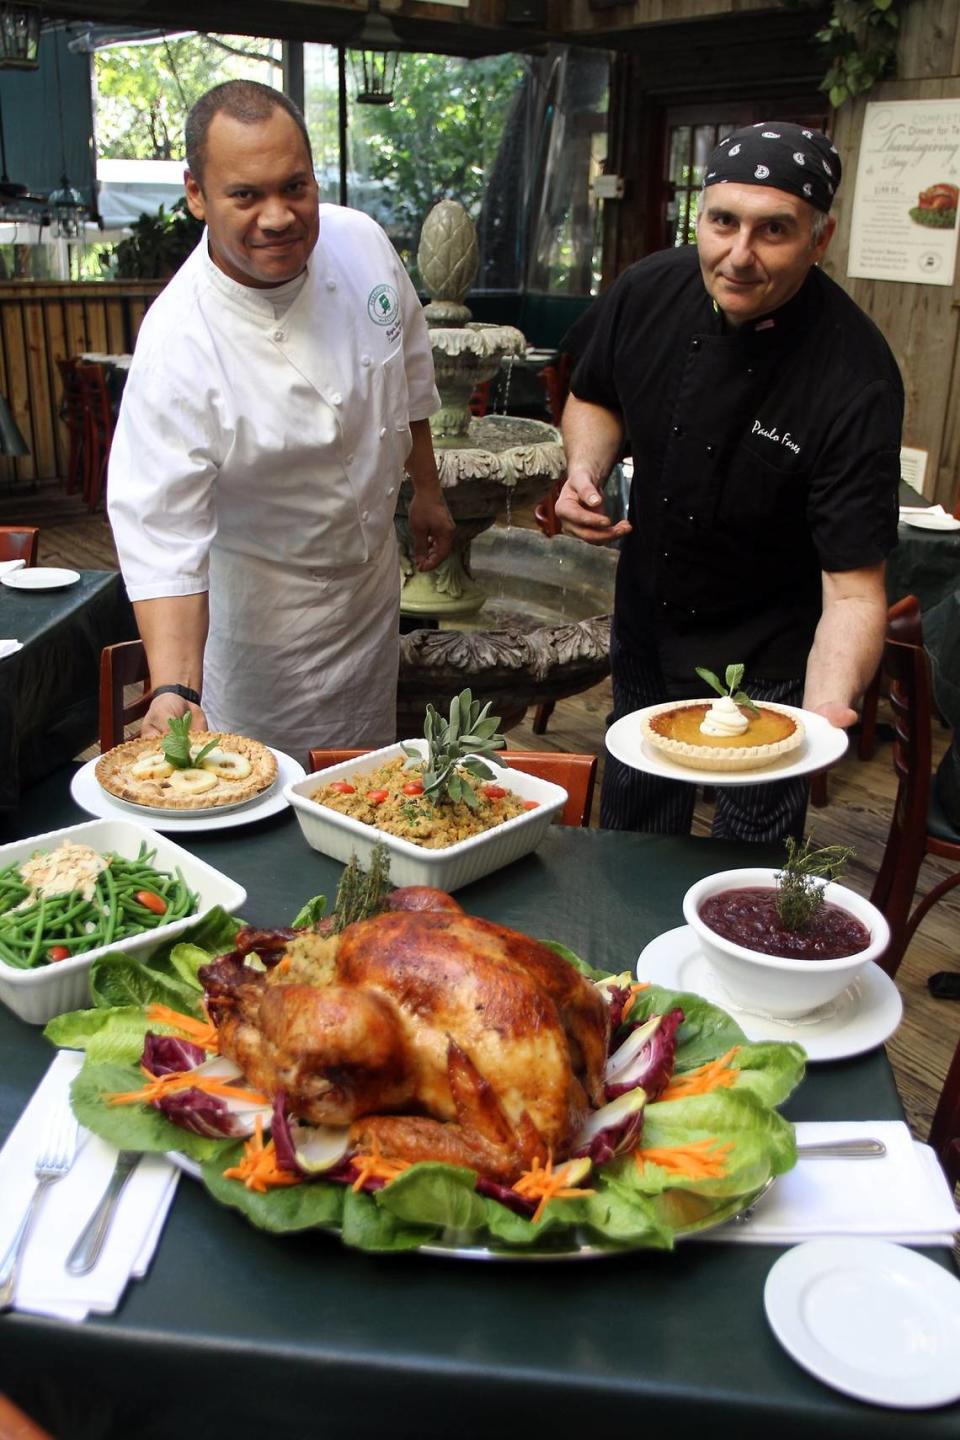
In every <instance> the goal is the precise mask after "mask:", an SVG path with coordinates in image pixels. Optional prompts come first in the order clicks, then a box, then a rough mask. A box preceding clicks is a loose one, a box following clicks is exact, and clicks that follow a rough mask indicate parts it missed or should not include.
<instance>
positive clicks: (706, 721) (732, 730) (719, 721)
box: [700, 695, 750, 735]
mask: <svg viewBox="0 0 960 1440" xmlns="http://www.w3.org/2000/svg"><path fill="white" fill-rule="evenodd" d="M749 723H750V722H749V720H748V719H747V717H746V715H744V713H743V711H742V710H741V709H740V707H739V705H737V704H735V703H734V701H733V700H732V699H731V698H730V696H729V695H720V696H718V697H717V699H716V700H714V702H713V704H712V705H711V706H710V709H709V710H708V711H707V713H706V715H704V717H703V720H702V721H701V724H700V734H701V735H742V734H743V732H744V731H745V730H746V728H747V726H748V725H749Z"/></svg>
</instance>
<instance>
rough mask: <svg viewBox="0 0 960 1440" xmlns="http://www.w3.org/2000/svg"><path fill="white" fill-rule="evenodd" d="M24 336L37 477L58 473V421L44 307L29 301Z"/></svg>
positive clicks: (26, 306) (26, 307) (24, 311)
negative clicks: (50, 371) (44, 324)
mask: <svg viewBox="0 0 960 1440" xmlns="http://www.w3.org/2000/svg"><path fill="white" fill-rule="evenodd" d="M23 333H24V339H25V342H26V349H27V381H28V390H29V396H30V415H31V420H32V423H33V453H34V460H35V462H36V473H37V475H38V476H42V477H44V478H45V477H47V476H49V475H56V473H57V447H56V441H55V439H54V430H55V428H56V420H55V414H54V406H53V405H52V404H51V390H50V376H49V371H48V369H47V344H46V335H45V333H44V328H43V307H42V305H41V303H40V301H39V300H34V299H30V298H29V297H28V299H27V300H26V301H25V303H24V306H23Z"/></svg>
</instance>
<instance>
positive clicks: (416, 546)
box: [407, 488, 454, 570]
mask: <svg viewBox="0 0 960 1440" xmlns="http://www.w3.org/2000/svg"><path fill="white" fill-rule="evenodd" d="M407 523H408V524H409V526H410V539H411V540H412V541H413V558H414V563H415V565H416V567H417V569H418V570H436V568H437V566H438V565H439V564H440V562H441V561H442V560H446V558H447V556H448V555H449V554H450V550H451V547H452V545H453V533H454V524H453V517H452V515H451V514H450V511H449V510H448V509H447V502H446V500H444V498H443V492H442V491H441V490H439V488H438V489H437V491H436V492H433V491H431V490H417V491H416V492H415V493H414V496H413V499H412V500H411V501H410V505H409V507H408V509H407Z"/></svg>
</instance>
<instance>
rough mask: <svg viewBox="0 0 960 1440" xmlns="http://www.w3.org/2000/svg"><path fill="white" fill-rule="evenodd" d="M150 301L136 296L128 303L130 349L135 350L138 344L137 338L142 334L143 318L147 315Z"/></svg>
mask: <svg viewBox="0 0 960 1440" xmlns="http://www.w3.org/2000/svg"><path fill="white" fill-rule="evenodd" d="M147 304H148V301H147V300H144V299H141V298H140V297H139V296H134V297H133V298H132V299H130V300H129V301H128V302H127V313H128V317H129V325H130V349H131V351H132V350H133V349H134V347H135V346H136V343H137V336H138V335H139V334H140V326H141V325H142V324H143V317H144V315H146V313H147Z"/></svg>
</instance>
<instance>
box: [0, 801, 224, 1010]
mask: <svg viewBox="0 0 960 1440" xmlns="http://www.w3.org/2000/svg"><path fill="white" fill-rule="evenodd" d="M65 840H69V841H74V842H76V843H77V844H81V845H89V846H90V848H91V849H92V850H96V851H98V852H99V853H100V854H105V853H106V852H107V851H115V852H116V854H118V855H122V856H123V858H124V859H125V860H132V859H133V858H134V857H135V856H136V855H137V853H138V852H139V849H140V844H141V841H143V842H145V843H146V845H147V847H148V849H150V850H155V851H156V855H155V857H154V860H153V862H152V863H153V864H154V865H155V866H156V868H157V869H158V870H175V869H176V868H177V867H179V869H180V873H181V874H182V875H183V878H184V880H185V881H186V883H187V884H188V885H189V887H190V889H191V890H195V891H196V892H197V895H198V897H199V899H198V902H197V910H196V913H195V914H194V915H187V916H185V917H184V918H183V919H182V920H173V921H171V922H170V924H169V925H158V926H157V927H156V929H155V930H146V931H144V933H143V934H142V935H131V936H129V938H128V939H126V940H118V941H116V942H115V943H114V944H113V945H101V946H99V947H98V948H97V949H96V950H88V951H87V953H86V954H85V955H73V956H71V957H70V958H69V959H67V960H58V961H56V962H55V963H53V964H48V965H42V966H40V967H39V968H38V969H36V970H18V969H17V968H16V967H15V966H13V965H7V964H5V963H4V962H3V961H2V960H0V1000H2V1001H3V1003H4V1004H5V1005H6V1006H7V1007H8V1008H9V1009H10V1010H12V1011H13V1013H14V1014H15V1015H18V1016H19V1017H20V1019H21V1020H27V1021H29V1023H30V1024H32V1025H43V1024H45V1023H46V1021H47V1020H51V1019H52V1018H53V1016H54V1015H61V1014H63V1012H64V1011H65V1010H79V1009H82V1008H83V1006H85V1005H87V1004H89V1000H90V991H89V985H88V979H89V974H90V966H91V965H92V964H93V962H94V960H95V959H96V958H97V956H98V955H104V954H106V953H107V952H108V951H122V952H123V953H124V954H127V955H136V957H137V958H138V959H139V960H145V959H146V958H147V957H148V956H149V955H152V954H153V952H154V950H156V949H157V948H158V947H159V946H160V945H163V944H164V943H165V942H166V941H168V940H172V939H174V938H175V937H176V936H177V935H181V934H182V933H183V932H184V931H185V930H189V929H190V927H191V926H192V925H196V923H197V921H198V920H200V919H201V918H202V917H203V916H204V915H206V914H207V912H208V911H209V910H212V909H213V908H214V906H215V905H222V906H223V908H224V910H227V911H228V912H231V913H232V912H234V911H236V910H239V908H240V906H241V905H242V904H243V903H244V901H245V900H246V898H247V892H246V890H244V888H243V886H242V885H238V884H237V883H236V881H234V880H231V879H230V878H229V876H227V875H223V874H221V873H220V871H219V870H214V868H213V866H212V865H207V864H206V863H205V861H203V860H198V859H197V858H196V856H195V855H191V854H190V852H189V850H184V849H183V847H182V846H180V845H176V844H174V842H173V841H172V840H169V839H168V838H167V837H166V836H165V835H158V834H157V832H156V831H155V830H149V829H148V828H147V827H146V826H145V825H139V824H137V822H136V821H135V820H86V821H84V822H83V823H82V824H80V825H68V826H66V827H65V828H64V829H63V830H50V831H48V832H47V834H45V835H33V836H31V837H30V839H28V840H15V841H13V842H12V843H11V844H9V845H0V868H5V867H6V866H7V865H10V864H13V863H14V862H16V861H19V860H26V859H28V858H29V857H30V856H31V855H33V854H34V852H35V851H37V850H53V849H55V848H56V847H57V846H58V845H60V844H62V843H63V841H65Z"/></svg>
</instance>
